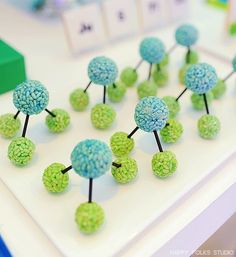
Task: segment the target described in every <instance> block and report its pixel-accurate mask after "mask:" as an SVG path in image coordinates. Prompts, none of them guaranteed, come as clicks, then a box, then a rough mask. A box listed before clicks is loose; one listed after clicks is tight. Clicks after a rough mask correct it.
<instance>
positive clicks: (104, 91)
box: [103, 86, 107, 104]
mask: <svg viewBox="0 0 236 257" xmlns="http://www.w3.org/2000/svg"><path fill="white" fill-rule="evenodd" d="M106 92H107V87H106V86H104V88H103V103H104V104H105V103H106Z"/></svg>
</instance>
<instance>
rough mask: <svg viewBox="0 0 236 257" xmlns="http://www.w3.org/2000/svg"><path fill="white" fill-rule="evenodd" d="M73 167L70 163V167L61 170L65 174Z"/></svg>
mask: <svg viewBox="0 0 236 257" xmlns="http://www.w3.org/2000/svg"><path fill="white" fill-rule="evenodd" d="M71 169H72V165H70V166H69V167H67V168H65V169H64V170H62V171H61V173H62V174H65V173H66V172H68V171H69V170H71Z"/></svg>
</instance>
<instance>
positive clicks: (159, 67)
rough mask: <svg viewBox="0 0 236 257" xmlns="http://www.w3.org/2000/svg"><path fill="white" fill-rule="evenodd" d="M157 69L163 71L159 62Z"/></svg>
mask: <svg viewBox="0 0 236 257" xmlns="http://www.w3.org/2000/svg"><path fill="white" fill-rule="evenodd" d="M157 71H161V65H160V63H158V64H157Z"/></svg>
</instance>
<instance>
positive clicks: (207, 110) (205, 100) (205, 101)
mask: <svg viewBox="0 0 236 257" xmlns="http://www.w3.org/2000/svg"><path fill="white" fill-rule="evenodd" d="M203 99H204V103H205V107H206V112H207V114H209V108H208V103H207V98H206V94H203Z"/></svg>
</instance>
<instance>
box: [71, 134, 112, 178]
mask: <svg viewBox="0 0 236 257" xmlns="http://www.w3.org/2000/svg"><path fill="white" fill-rule="evenodd" d="M70 158H71V162H72V167H73V169H74V170H75V172H76V173H77V174H79V175H80V176H82V177H85V178H98V177H100V176H102V175H103V174H104V173H106V172H107V171H108V170H109V169H110V167H111V163H112V153H111V150H110V149H109V147H108V146H107V145H106V144H105V143H103V142H102V141H99V140H95V139H87V140H84V141H81V142H80V143H79V144H78V145H77V146H76V147H75V148H74V149H73V151H72V153H71V156H70Z"/></svg>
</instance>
